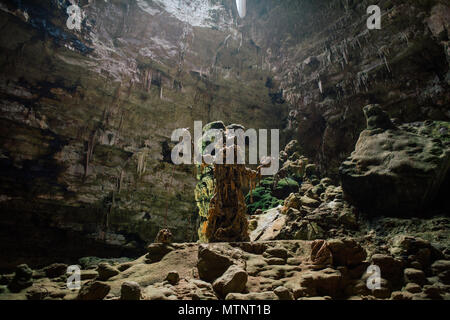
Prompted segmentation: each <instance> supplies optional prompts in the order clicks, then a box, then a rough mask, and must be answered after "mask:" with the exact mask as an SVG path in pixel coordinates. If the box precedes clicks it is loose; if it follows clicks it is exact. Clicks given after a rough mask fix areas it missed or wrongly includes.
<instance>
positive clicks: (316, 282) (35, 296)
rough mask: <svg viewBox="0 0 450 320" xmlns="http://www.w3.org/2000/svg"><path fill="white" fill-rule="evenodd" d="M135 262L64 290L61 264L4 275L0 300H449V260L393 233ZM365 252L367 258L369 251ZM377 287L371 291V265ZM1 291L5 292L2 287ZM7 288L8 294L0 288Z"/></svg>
mask: <svg viewBox="0 0 450 320" xmlns="http://www.w3.org/2000/svg"><path fill="white" fill-rule="evenodd" d="M148 251H149V252H148V253H147V254H146V255H145V256H142V257H140V258H139V259H137V260H133V261H127V262H123V263H118V262H111V261H110V262H106V261H104V262H102V261H98V262H97V263H94V264H91V265H90V266H86V268H85V269H83V270H82V271H81V283H82V286H81V289H80V290H73V291H72V290H69V289H67V286H66V278H67V276H66V268H67V265H64V264H53V265H51V266H49V267H47V268H44V269H40V270H31V269H29V268H28V267H27V266H26V265H21V266H18V267H17V270H16V272H15V273H14V274H9V275H3V276H2V277H1V278H0V280H1V283H2V285H3V286H2V287H1V291H2V294H1V295H0V298H1V299H30V300H41V299H56V300H61V299H64V300H73V299H80V300H97V299H106V300H118V299H123V300H139V299H142V300H177V299H181V300H216V299H225V300H278V299H280V300H309V299H319V300H328V299H351V300H361V299H363V300H368V299H369V300H370V299H392V300H411V299H413V300H417V299H420V300H422V299H446V300H448V299H450V255H448V254H445V253H443V252H442V251H440V250H438V249H437V248H435V247H434V246H432V245H431V244H430V243H429V242H428V241H425V240H423V239H420V238H415V237H409V236H399V237H396V238H395V239H392V242H391V243H390V244H389V245H386V246H384V247H383V248H379V249H378V250H377V251H375V252H371V250H370V249H367V247H366V246H362V245H361V244H360V242H359V241H358V240H355V239H352V238H343V239H330V240H327V241H324V240H316V241H302V240H291V241H281V240H280V241H267V242H257V243H218V244H193V243H186V244H156V243H155V244H151V245H150V246H149V247H148ZM369 252H370V253H369ZM371 264H374V265H378V266H379V267H380V269H381V276H382V279H381V281H380V288H379V289H374V290H369V289H368V288H367V281H368V280H369V277H370V274H369V273H367V272H366V271H367V268H368V266H369V265H371ZM6 286H7V287H6ZM6 288H8V289H6Z"/></svg>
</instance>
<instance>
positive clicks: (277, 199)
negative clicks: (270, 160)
mask: <svg viewBox="0 0 450 320" xmlns="http://www.w3.org/2000/svg"><path fill="white" fill-rule="evenodd" d="M273 185H274V179H273V177H268V178H265V179H263V180H261V182H260V184H259V186H258V187H256V188H255V190H253V191H252V192H251V193H250V192H249V193H248V194H247V196H246V197H245V202H246V204H247V212H248V213H249V214H253V213H255V211H256V210H258V209H261V210H263V211H265V210H268V209H272V208H275V207H278V206H279V205H280V204H283V203H284V199H285V198H286V197H287V196H288V195H289V194H290V193H291V192H296V191H298V187H299V184H298V182H297V181H295V180H293V179H292V178H284V179H281V180H280V181H278V184H277V186H276V187H275V188H274V187H273ZM252 200H253V201H252Z"/></svg>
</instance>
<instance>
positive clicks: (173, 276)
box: [166, 271, 180, 285]
mask: <svg viewBox="0 0 450 320" xmlns="http://www.w3.org/2000/svg"><path fill="white" fill-rule="evenodd" d="M166 280H167V281H168V282H169V283H170V284H171V285H176V284H177V283H178V281H180V275H179V274H178V272H177V271H170V272H169V273H168V274H167V277H166Z"/></svg>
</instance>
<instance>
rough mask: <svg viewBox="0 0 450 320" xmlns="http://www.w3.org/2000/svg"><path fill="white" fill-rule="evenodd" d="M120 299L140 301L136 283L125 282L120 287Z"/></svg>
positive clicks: (139, 292) (139, 290) (139, 288)
mask: <svg viewBox="0 0 450 320" xmlns="http://www.w3.org/2000/svg"><path fill="white" fill-rule="evenodd" d="M120 299H121V300H140V299H141V287H140V286H139V284H138V283H137V282H134V281H125V282H123V283H122V286H121V287H120Z"/></svg>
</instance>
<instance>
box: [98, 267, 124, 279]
mask: <svg viewBox="0 0 450 320" xmlns="http://www.w3.org/2000/svg"><path fill="white" fill-rule="evenodd" d="M97 272H98V279H99V280H100V281H106V280H108V279H109V278H112V277H114V276H117V275H118V274H119V273H120V272H119V270H117V269H116V268H114V267H113V266H111V265H110V264H108V263H106V262H102V263H100V264H99V265H98V267H97Z"/></svg>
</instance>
